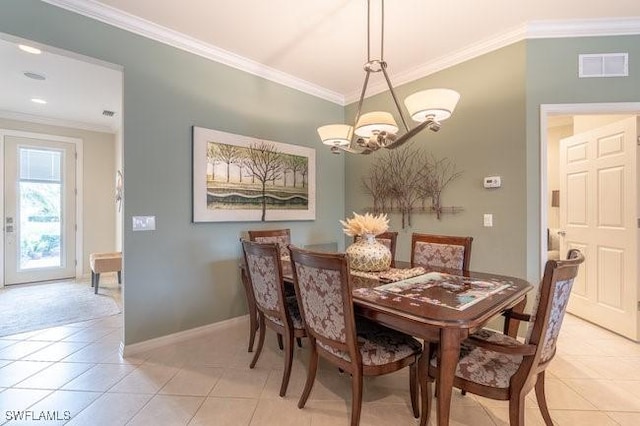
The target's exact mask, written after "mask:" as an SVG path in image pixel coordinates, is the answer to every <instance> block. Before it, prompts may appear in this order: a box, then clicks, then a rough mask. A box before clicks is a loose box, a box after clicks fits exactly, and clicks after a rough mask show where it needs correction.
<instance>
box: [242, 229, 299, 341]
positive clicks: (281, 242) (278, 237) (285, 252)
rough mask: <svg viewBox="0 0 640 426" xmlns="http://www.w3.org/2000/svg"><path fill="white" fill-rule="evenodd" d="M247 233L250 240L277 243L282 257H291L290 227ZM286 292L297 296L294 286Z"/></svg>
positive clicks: (253, 337) (250, 337)
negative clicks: (289, 247) (289, 246)
mask: <svg viewBox="0 0 640 426" xmlns="http://www.w3.org/2000/svg"><path fill="white" fill-rule="evenodd" d="M247 233H248V234H249V241H256V242H258V243H277V244H278V249H279V250H280V257H281V258H282V259H288V258H289V249H288V248H287V246H288V245H289V244H291V230H289V229H288V228H284V229H266V230H265V229H260V230H251V231H247ZM284 292H285V295H286V296H287V297H293V298H295V297H296V295H295V293H294V292H293V287H290V286H289V287H285V289H284ZM248 299H249V296H247V300H248ZM249 310H250V311H251V304H249ZM254 316H256V317H257V314H254ZM249 318H251V312H249ZM253 330H254V331H253V334H250V335H249V340H250V341H253V340H254V339H255V329H253ZM278 346H279V347H280V349H281V350H282V349H283V346H282V336H281V335H280V334H278ZM298 346H300V347H301V346H302V343H301V342H300V339H298ZM249 352H251V351H249Z"/></svg>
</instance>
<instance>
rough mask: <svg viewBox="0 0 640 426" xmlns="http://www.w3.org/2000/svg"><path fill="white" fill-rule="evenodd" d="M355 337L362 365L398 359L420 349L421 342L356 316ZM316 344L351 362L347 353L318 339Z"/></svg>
mask: <svg viewBox="0 0 640 426" xmlns="http://www.w3.org/2000/svg"><path fill="white" fill-rule="evenodd" d="M356 338H357V344H358V349H359V350H360V354H361V356H362V365H363V366H378V365H384V364H389V363H392V362H395V361H399V360H401V359H403V358H407V357H410V356H411V355H415V354H416V353H420V352H421V351H422V344H421V343H420V342H419V341H417V340H416V339H414V338H413V337H411V336H408V335H406V334H404V333H401V332H399V331H396V330H392V329H390V328H387V327H384V326H382V325H380V324H375V323H372V322H371V321H369V320H366V319H364V318H356ZM318 346H320V347H321V348H322V349H324V350H326V351H327V352H330V353H332V354H333V355H335V356H337V357H340V358H342V359H344V360H345V361H347V362H351V358H350V357H349V353H348V352H347V351H342V350H339V349H337V348H333V347H331V346H329V345H326V344H324V343H322V342H320V341H318Z"/></svg>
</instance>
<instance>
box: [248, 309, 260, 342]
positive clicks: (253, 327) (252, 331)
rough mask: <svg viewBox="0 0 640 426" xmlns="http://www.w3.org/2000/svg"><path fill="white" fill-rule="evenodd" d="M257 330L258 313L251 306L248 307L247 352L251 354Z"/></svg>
mask: <svg viewBox="0 0 640 426" xmlns="http://www.w3.org/2000/svg"><path fill="white" fill-rule="evenodd" d="M257 330H258V312H257V311H256V309H255V308H254V307H252V306H249V349H247V352H253V342H255V340H256V331H257Z"/></svg>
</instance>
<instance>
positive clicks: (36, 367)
mask: <svg viewBox="0 0 640 426" xmlns="http://www.w3.org/2000/svg"><path fill="white" fill-rule="evenodd" d="M50 365H51V363H50V362H40V361H15V362H12V363H10V364H7V365H5V366H4V367H2V368H0V386H6V387H9V386H13V385H15V384H16V383H20V382H21V381H23V380H25V379H26V378H27V377H29V376H32V375H33V374H35V373H37V372H38V371H40V370H44V369H45V368H47V367H49V366H50Z"/></svg>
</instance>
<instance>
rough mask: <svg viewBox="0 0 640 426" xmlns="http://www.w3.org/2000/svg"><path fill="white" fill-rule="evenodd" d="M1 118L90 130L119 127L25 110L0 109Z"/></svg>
mask: <svg viewBox="0 0 640 426" xmlns="http://www.w3.org/2000/svg"><path fill="white" fill-rule="evenodd" d="M0 118H4V119H7V120H16V121H26V122H28V123H37V124H46V125H48V126H58V127H69V128H72V129H79V130H88V131H90V132H100V133H116V132H117V129H115V128H113V127H110V126H103V125H100V124H92V123H85V122H83V121H73V120H63V119H60V118H53V117H45V116H42V115H33V114H25V113H23V112H15V111H7V110H0Z"/></svg>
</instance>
